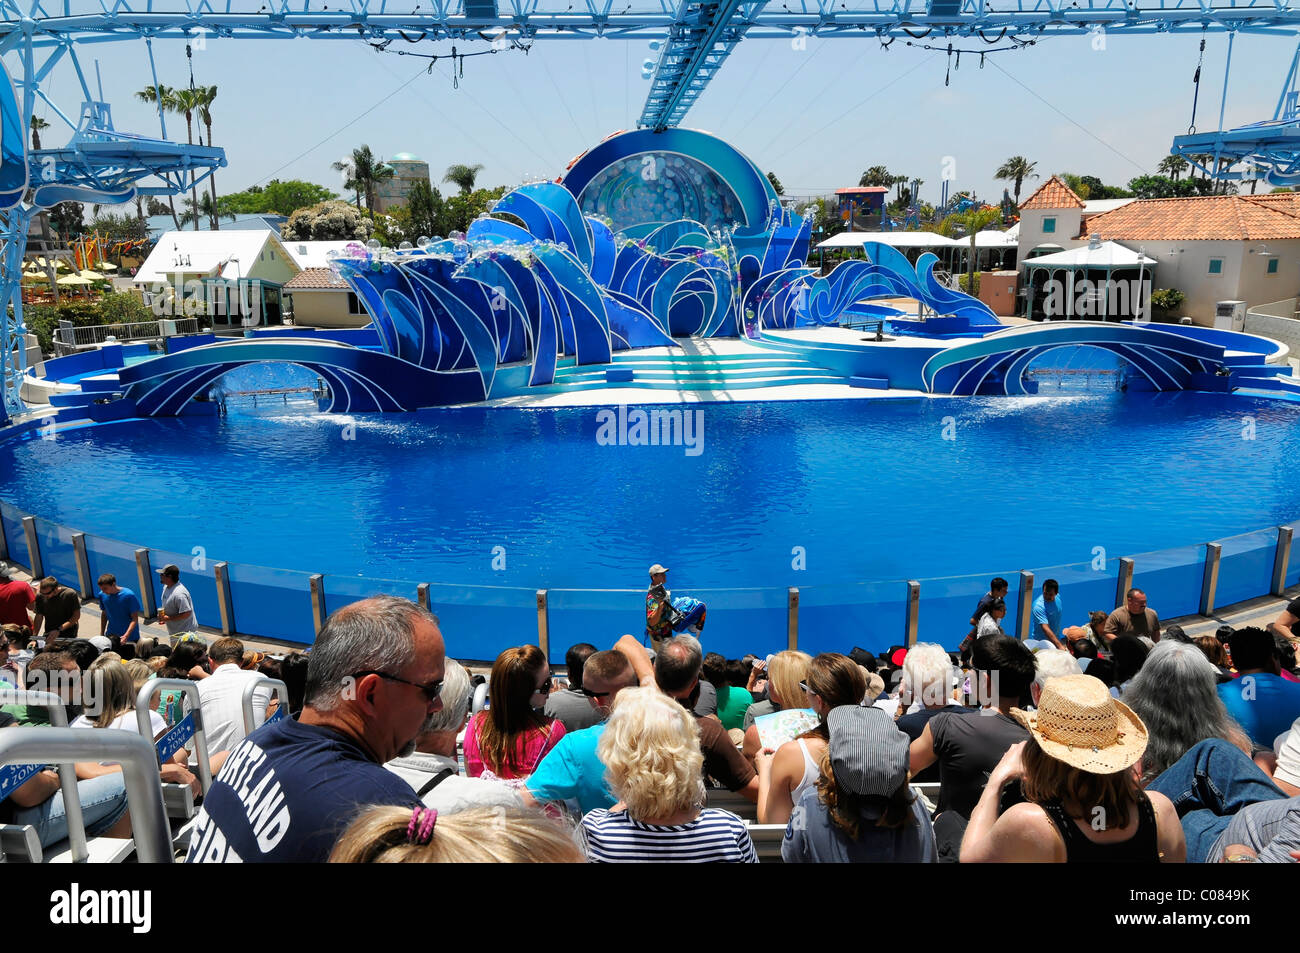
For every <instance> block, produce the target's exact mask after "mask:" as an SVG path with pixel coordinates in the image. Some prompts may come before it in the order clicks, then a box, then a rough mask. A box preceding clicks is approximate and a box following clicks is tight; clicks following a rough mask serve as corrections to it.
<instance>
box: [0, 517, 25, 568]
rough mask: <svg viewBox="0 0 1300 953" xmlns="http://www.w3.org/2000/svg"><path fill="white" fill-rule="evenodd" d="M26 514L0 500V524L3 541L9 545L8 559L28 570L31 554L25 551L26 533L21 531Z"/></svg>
mask: <svg viewBox="0 0 1300 953" xmlns="http://www.w3.org/2000/svg"><path fill="white" fill-rule="evenodd" d="M26 515H27V514H26V513H24V512H23V511H22V510H20V509H19V508H18V507H16V506H13V505H12V504H10V503H4V502H0V525H3V528H4V533H5V543H6V544H7V545H8V546H9V560H10V562H15V563H17V564H18V565H20V566H25V567H27V569H29V570H30V569H31V568H32V556H31V553H29V552H28V551H27V534H26V533H24V532H23V517H24V516H26Z"/></svg>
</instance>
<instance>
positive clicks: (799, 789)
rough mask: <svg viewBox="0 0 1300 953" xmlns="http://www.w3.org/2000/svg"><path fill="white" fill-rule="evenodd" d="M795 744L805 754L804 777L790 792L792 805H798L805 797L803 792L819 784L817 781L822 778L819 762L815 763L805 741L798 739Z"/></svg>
mask: <svg viewBox="0 0 1300 953" xmlns="http://www.w3.org/2000/svg"><path fill="white" fill-rule="evenodd" d="M795 742H796V743H797V744H798V745H799V750H800V751H802V752H803V777H802V778H800V779H799V783H798V784H796V785H795V786H794V790H793V791H791V792H790V797H791V801H792V803H794V804H795V805H798V803H799V798H801V797H803V792H804V791H806V790H808V788H810V787H812V786H813V785H814V784H816V783H817V779H818V778H819V777H821V773H822V772H821V768H819V767H818V766H817V762H815V761H813V759H812V755H810V754H809V753H808V745H807V744H806V743H805V742H804V740H803V739H802V738H796V739H795Z"/></svg>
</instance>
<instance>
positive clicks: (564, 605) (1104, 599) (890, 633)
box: [0, 502, 1300, 663]
mask: <svg viewBox="0 0 1300 953" xmlns="http://www.w3.org/2000/svg"><path fill="white" fill-rule="evenodd" d="M29 515H33V514H28V513H25V512H23V511H22V510H20V509H18V508H17V507H15V506H13V505H11V504H9V503H4V502H0V529H2V530H3V541H4V545H5V549H6V552H7V558H8V559H9V560H11V561H12V562H14V563H17V564H19V565H21V566H23V567H26V568H30V567H31V553H30V551H29V547H28V542H27V535H26V533H25V530H24V527H23V518H24V517H26V516H29ZM1288 525H1289V527H1290V528H1291V529H1292V530H1298V529H1300V521H1296V522H1295V523H1291V524H1288ZM33 526H34V529H35V535H36V539H37V545H38V546H39V549H40V555H41V562H42V564H43V568H44V571H45V573H46V574H47V575H54V576H57V577H58V578H59V579H60V580H61V581H63V582H65V583H66V584H68V585H71V586H74V587H75V586H76V585H77V580H78V575H77V566H76V557H75V550H74V545H73V539H72V537H73V534H74V533H75V532H76V530H74V529H72V528H70V527H66V526H61V525H59V524H56V523H53V522H51V521H49V520H46V519H44V518H42V517H40V516H33ZM84 538H85V546H86V557H87V565H88V569H89V579H90V581H91V583H92V585H93V583H94V580H95V579H97V578H98V577H99V575H100V574H101V573H104V572H111V573H113V574H114V575H116V576H117V579H118V582H119V584H121V585H124V586H126V587H128V588H131V589H138V588H139V574H138V571H137V566H136V557H135V554H136V551H137V549H138V548H140V547H138V546H136V545H135V544H133V543H128V542H123V541H121V540H115V539H110V538H107V537H103V536H97V535H94V534H90V533H87V534H85V537H84ZM1277 539H1278V528H1277V527H1270V528H1264V529H1260V530H1256V531H1252V532H1249V533H1242V534H1240V535H1237V536H1232V537H1228V538H1225V539H1220V540H1215V541H1214V542H1217V543H1218V544H1219V545H1220V546H1221V547H1222V555H1221V561H1220V567H1219V576H1218V588H1217V594H1216V604H1217V605H1220V606H1222V605H1228V604H1230V603H1233V602H1239V601H1241V600H1244V599H1248V598H1252V597H1255V596H1260V595H1263V594H1266V593H1268V592H1269V590H1270V588H1271V584H1272V576H1273V565H1274V556H1275V550H1276V545H1277ZM1205 554H1206V547H1205V546H1204V545H1197V546H1182V547H1178V548H1175V549H1166V550H1159V551H1155V552H1150V553H1136V554H1132V555H1131V556H1130V558H1132V560H1133V563H1134V571H1133V585H1135V586H1137V587H1138V588H1141V589H1143V590H1145V592H1146V594H1147V600H1148V603H1149V604H1150V605H1151V607H1152V608H1154V609H1155V610H1156V611H1157V612H1158V613H1159V614H1160V616H1161V618H1163V619H1168V618H1172V617H1175V616H1184V615H1193V614H1195V613H1197V611H1198V610H1199V606H1200V596H1201V584H1202V577H1203V571H1204V565H1205ZM1118 555H1119V554H1116V555H1114V556H1106V555H1103V554H1098V556H1097V558H1095V559H1094V561H1093V562H1090V563H1076V564H1071V565H1063V566H1035V567H1012V566H1004V567H1001V568H995V569H992V570H990V571H986V572H981V573H978V574H971V575H963V576H952V577H946V578H918V579H917V580H916V581H917V582H919V584H920V600H919V610H918V626H917V635H918V641H922V642H937V643H939V644H940V645H942V646H944V648H946V649H949V650H952V649H955V648H956V647H957V646H958V644H959V643H960V642H961V639H962V638H963V636H964V635H965V634H966V632H967V630H968V628H969V619H970V613H971V611H972V610H973V609H974V607H975V604H976V602H977V601H978V600H979V598H980V596H982V595H983V594H984V593H985V592H986V591H987V589H988V583H989V580H990V579H991V578H992V577H993V576H1002V577H1004V578H1006V579H1007V580H1009V581H1010V583H1011V591H1010V593H1009V595H1008V599H1007V601H1008V607H1009V612H1008V615H1007V618H1006V620H1005V621H1004V623H1003V625H1004V628H1005V629H1006V630H1007V632H1008V633H1012V634H1014V633H1015V632H1016V631H1017V624H1018V621H1019V620H1018V611H1019V606H1020V603H1021V600H1020V598H1019V588H1020V570H1021V569H1025V568H1029V569H1030V570H1031V571H1032V572H1033V573H1034V593H1033V594H1034V595H1037V594H1038V593H1039V592H1041V586H1042V583H1043V581H1044V580H1045V579H1048V578H1053V579H1056V580H1057V581H1058V582H1059V583H1060V585H1061V595H1060V598H1061V600H1062V605H1063V607H1064V610H1065V617H1064V620H1065V622H1066V624H1070V625H1080V624H1083V623H1084V622H1086V620H1087V613H1088V611H1089V610H1092V609H1101V610H1104V611H1109V610H1111V609H1112V608H1114V606H1115V599H1116V595H1117V592H1116V588H1117V583H1118V577H1119V572H1120V562H1119V558H1118ZM1124 555H1129V554H1124ZM148 561H149V567H150V573H149V577H148V579H147V580H146V584H147V585H149V586H152V587H153V590H154V599H155V602H157V600H158V599H159V598H160V597H161V586H160V585H159V583H158V576H157V573H156V571H155V570H157V569H161V568H162V567H163V566H165V565H167V564H168V563H175V564H176V565H178V566H180V567H181V577H182V580H183V581H184V583H185V585H186V586H187V587H188V588H189V590H190V592H191V594H192V595H193V597H194V605H195V610H196V612H197V614H198V619H199V621H200V622H201V623H203V624H204V625H206V626H210V627H214V628H216V627H219V626H220V624H221V612H220V606H219V602H218V592H217V583H216V575H215V564H216V563H217V562H219V561H222V560H221V554H220V553H211V552H187V553H181V552H171V551H168V550H160V549H151V550H149V560H148ZM311 575H312V574H311V573H308V572H302V571H296V570H287V569H273V568H267V567H261V566H251V565H245V564H241V563H234V562H230V563H228V579H229V586H230V596H231V605H232V607H233V613H234V619H233V624H234V628H235V630H236V631H237V632H239V633H243V634H246V635H248V636H250V637H263V638H269V639H277V640H284V641H287V642H292V643H298V644H301V645H309V644H310V643H311V642H312V640H313V637H314V624H313V614H312V602H311V581H310V580H311ZM797 575H798V574H797V573H792V579H791V583H792V585H795V586H796V588H797V589H798V593H797V601H798V610H797V635H796V638H795V641H796V644H797V646H798V647H799V648H800V649H802V650H803V651H806V652H809V653H811V654H814V655H815V654H817V653H818V652H831V651H837V652H847V651H848V650H849V649H851V648H852V647H853V646H860V647H862V648H864V649H868V650H870V651H872V652H876V653H880V652H882V651H884V650H886V649H888V648H889V647H890V646H893V645H905V644H907V634H906V610H907V597H908V585H907V582H908V581H907V580H905V579H898V580H887V581H883V582H863V583H859V584H849V585H844V584H840V585H818V584H812V585H797V584H798V583H799V581H800V580H798V579H797V578H793V577H797ZM421 581H423V580H397V579H378V578H369V577H361V576H344V575H336V574H324V575H323V578H322V587H323V590H324V593H325V609H326V612H327V613H328V612H333V611H334V610H336V609H339V608H341V607H342V606H345V605H348V604H349V603H352V602H355V601H357V600H359V599H363V598H365V597H367V596H370V595H375V594H378V593H387V594H392V595H398V596H404V597H406V598H409V599H415V598H416V593H417V586H418V584H419V583H420V582H421ZM430 582H431V585H430V587H429V601H430V605H431V607H432V609H433V611H434V612H435V613H436V614H437V615H438V616H439V618H440V620H441V622H442V628H443V633H444V635H445V637H446V641H447V646H448V652H449V653H450V654H451V655H453V656H455V657H458V658H470V659H492V658H495V657H496V655H497V654H498V653H499V652H500V651H501V650H502V649H504V648H506V647H508V646H511V645H519V644H524V643H535V642H537V641H538V632H539V624H538V616H539V613H538V605H537V592H538V591H537V590H535V589H523V588H505V587H488V586H458V585H441V584H437V583H436V582H432V581H430ZM1285 582H1286V585H1287V586H1292V585H1296V584H1297V583H1300V532H1295V533H1294V534H1293V539H1292V542H1291V546H1290V563H1289V566H1288V570H1287V573H1286V580H1285ZM690 594H691V595H694V596H696V597H697V598H700V599H703V600H704V601H705V602H706V603H707V604H708V607H709V608H708V620H707V623H706V626H705V629H704V638H703V641H704V644H705V646H706V648H707V649H708V650H709V651H716V652H720V653H722V654H723V655H726V656H728V657H739V656H740V655H743V654H745V653H747V652H754V653H757V654H760V655H763V654H767V653H771V652H777V651H780V650H782V649H784V648H787V647H788V646H789V644H790V633H789V619H790V612H789V608H788V607H789V602H790V590H789V589H788V588H779V587H769V588H761V589H704V590H696V589H692V590H691V592H690ZM547 602H548V609H547V613H546V620H547V623H548V625H549V643H550V655H551V661H552V662H555V663H560V662H563V659H564V652H565V649H566V648H568V646H570V645H572V644H574V643H575V642H591V643H594V644H596V645H598V646H607V645H612V644H613V642H614V641H615V640H616V639H617V638H618V637H619V636H621V635H623V634H625V633H632V634H633V635H635V636H637V637H640V636H641V635H642V633H643V631H644V592H643V591H642V590H575V589H551V590H548V591H547Z"/></svg>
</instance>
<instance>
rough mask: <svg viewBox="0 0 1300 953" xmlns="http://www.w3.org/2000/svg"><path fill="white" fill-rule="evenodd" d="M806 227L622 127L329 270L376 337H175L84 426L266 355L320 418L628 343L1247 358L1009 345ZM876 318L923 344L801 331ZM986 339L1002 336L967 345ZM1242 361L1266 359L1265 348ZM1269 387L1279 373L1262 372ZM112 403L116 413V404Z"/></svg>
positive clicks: (852, 377) (970, 368)
mask: <svg viewBox="0 0 1300 953" xmlns="http://www.w3.org/2000/svg"><path fill="white" fill-rule="evenodd" d="M809 234H810V223H809V222H808V221H806V220H804V219H803V218H801V217H800V216H798V215H796V214H793V213H792V212H790V211H788V210H784V209H782V208H781V207H780V204H779V203H778V199H777V196H776V194H775V192H774V191H773V190H772V187H771V185H770V183H769V181H768V179H767V177H766V176H765V175H764V174H763V173H762V172H761V171H760V170H759V168H758V167H757V166H756V165H755V164H754V163H753V162H751V161H750V160H749V159H747V158H746V157H745V156H743V155H742V154H740V153H739V152H737V151H736V150H735V149H733V148H731V147H730V146H728V145H727V144H726V143H724V142H722V141H721V140H719V139H717V138H715V137H713V136H711V135H708V134H706V133H703V132H698V131H694V130H687V129H668V130H665V131H663V132H657V133H656V132H651V131H648V130H641V131H637V132H628V133H621V134H618V135H615V136H611V137H610V138H608V139H606V140H605V141H603V142H601V143H600V144H599V145H597V146H596V147H595V148H593V149H591V150H590V151H588V152H587V153H586V154H584V155H583V156H581V157H580V158H579V159H577V160H576V161H575V162H574V163H573V165H572V166H571V168H570V169H569V170H568V172H567V174H566V175H565V176H564V177H563V179H562V180H561V181H560V182H556V183H552V182H543V183H535V184H531V185H525V186H522V187H520V188H518V189H515V190H514V191H512V192H510V193H508V194H507V195H506V196H505V197H503V198H502V199H501V200H500V201H499V202H497V204H496V205H495V207H494V208H493V210H492V213H491V214H490V215H485V216H483V217H481V218H480V219H479V220H478V221H476V222H474V223H473V224H472V226H471V227H470V229H469V232H468V233H467V234H465V235H459V234H458V235H454V236H452V237H450V238H445V239H433V240H426V241H423V242H422V243H421V244H420V246H419V247H416V248H407V249H399V250H393V249H385V248H380V247H378V246H377V243H373V242H372V243H371V247H369V248H367V247H363V246H361V245H360V244H358V245H355V246H353V247H352V248H351V249H350V251H349V253H348V254H346V255H344V256H341V257H337V258H335V259H334V260H333V261H332V267H333V268H334V269H335V270H336V271H337V273H338V274H339V275H340V276H342V277H343V278H344V279H345V280H346V281H347V282H348V283H349V285H351V287H352V288H353V289H354V290H355V292H356V294H357V296H358V297H359V298H360V299H361V300H362V301H364V302H365V305H366V309H367V310H368V311H369V312H370V314H371V315H372V316H373V319H374V320H373V325H372V329H371V330H369V331H366V332H361V333H353V334H348V333H332V334H327V333H320V334H313V333H312V332H308V331H299V332H288V331H274V330H267V329H264V330H259V331H258V332H256V334H255V335H254V336H252V337H250V338H248V339H244V340H236V341H218V340H217V339H215V338H204V337H197V338H195V337H191V338H185V339H181V340H179V341H173V342H171V347H172V350H173V353H170V354H168V355H166V356H164V357H160V358H157V359H154V360H149V361H143V362H140V363H137V364H134V365H132V366H130V367H125V368H122V369H121V370H120V371H119V372H118V381H119V382H120V383H119V385H118V387H117V388H116V389H115V390H113V392H111V393H108V392H106V393H104V394H101V395H100V396H99V398H98V399H99V400H100V401H103V400H104V398H108V403H107V404H105V403H97V404H94V405H92V406H90V407H88V414H89V415H90V416H91V418H92V419H120V418H121V417H123V416H156V415H177V414H187V413H208V412H212V408H213V403H212V401H210V400H208V399H207V398H208V395H209V393H210V392H211V391H212V389H213V388H214V387H215V386H216V383H217V381H218V380H219V379H220V378H221V377H222V376H223V375H224V374H225V373H227V372H228V371H230V370H232V369H234V368H236V367H239V366H242V365H246V364H250V363H258V362H263V361H274V362H291V363H295V364H299V365H302V366H303V367H306V368H308V369H310V370H312V371H313V372H315V373H316V374H317V375H318V376H319V377H320V378H321V379H322V380H323V381H324V382H325V383H326V384H327V385H328V390H329V394H328V396H327V397H326V398H324V399H323V402H322V406H323V407H324V409H327V410H332V411H337V412H353V413H355V412H367V411H400V410H414V409H417V408H422V407H435V406H446V405H452V404H466V403H474V402H478V401H483V400H486V399H489V398H500V397H514V396H519V395H521V394H528V393H545V392H549V391H554V390H557V389H563V387H564V386H565V385H564V382H563V381H562V380H560V379H559V378H557V371H559V370H561V369H564V368H573V367H581V366H601V365H611V362H612V361H613V360H614V357H615V355H616V354H618V353H619V352H623V351H628V350H631V349H637V348H652V347H661V348H662V347H667V348H680V347H681V342H682V340H683V339H689V338H695V339H708V338H741V337H743V338H745V339H747V340H748V341H750V342H751V343H752V344H754V345H755V346H757V347H761V348H767V349H770V350H772V351H774V352H785V353H794V354H797V355H798V356H799V358H800V359H802V360H806V361H807V362H810V364H811V365H815V366H816V367H818V368H823V369H825V370H827V371H830V372H831V374H832V375H833V377H831V378H828V379H838V382H840V383H858V384H859V385H861V386H877V387H882V388H895V389H908V390H917V391H926V392H931V393H953V394H987V393H1010V394H1017V393H1026V392H1032V388H1033V384H1032V382H1025V381H1022V379H1021V374H1022V372H1023V371H1024V370H1025V368H1027V367H1028V365H1029V364H1030V363H1031V362H1032V361H1033V359H1034V358H1035V357H1037V356H1038V355H1040V354H1042V353H1044V352H1045V351H1046V350H1050V349H1051V348H1053V347H1060V346H1076V345H1079V344H1096V345H1099V346H1102V347H1106V348H1109V349H1111V350H1113V351H1114V352H1115V353H1118V354H1120V355H1121V356H1122V357H1125V358H1126V359H1127V360H1128V361H1129V362H1130V363H1131V364H1133V365H1134V366H1135V367H1136V368H1137V370H1138V372H1139V373H1137V374H1135V375H1134V378H1135V382H1136V386H1139V387H1142V388H1143V389H1153V390H1167V389H1185V388H1192V389H1198V385H1205V384H1206V382H1207V380H1208V379H1209V378H1211V377H1213V376H1214V375H1215V373H1216V372H1217V371H1218V370H1219V368H1220V367H1222V366H1223V363H1224V350H1225V347H1227V346H1228V344H1229V343H1232V347H1233V348H1234V349H1236V350H1246V351H1249V350H1252V348H1251V347H1250V346H1249V345H1248V344H1242V343H1241V342H1240V341H1236V342H1235V343H1233V342H1228V341H1226V340H1224V341H1220V342H1218V343H1215V342H1205V341H1197V340H1188V339H1187V338H1186V337H1185V336H1184V335H1183V334H1181V333H1178V332H1176V331H1174V330H1173V329H1171V328H1169V327H1168V326H1165V327H1164V328H1163V329H1162V330H1154V329H1151V328H1149V327H1139V326H1132V325H1129V326H1122V327H1121V326H1117V325H1110V326H1107V325H1098V324H1084V323H1078V324H1075V325H1073V326H1068V327H1067V326H1062V325H1057V326H1053V327H1037V326H1035V327H1028V328H1025V327H1021V328H1018V329H1015V333H1013V334H1006V332H1008V331H1011V330H1012V329H1009V328H1006V327H1005V326H1004V325H1003V324H1002V323H1001V322H1000V321H999V320H998V318H997V317H996V316H995V315H994V314H993V312H992V311H991V310H990V309H989V308H988V307H987V306H986V305H984V304H983V303H982V302H980V301H979V300H977V299H976V298H973V297H971V296H969V295H966V294H963V293H961V292H959V291H954V290H951V289H949V288H947V287H945V286H943V285H942V284H940V283H939V281H938V280H937V279H936V278H935V276H934V266H935V265H936V263H937V259H936V258H935V256H934V255H931V254H925V255H922V256H921V257H920V258H919V259H918V261H917V262H916V264H915V266H913V265H912V264H911V263H910V262H909V261H908V260H907V258H906V257H905V256H904V255H902V254H901V253H900V252H898V251H897V250H896V249H894V248H892V247H890V246H888V245H883V244H879V243H866V244H865V246H864V247H865V251H866V254H867V256H868V260H866V261H861V260H853V261H845V262H841V263H840V264H839V265H838V266H837V267H835V268H834V270H832V271H831V272H830V274H829V275H826V276H825V277H821V276H818V275H816V274H815V272H814V271H813V270H812V269H810V268H808V267H807V266H806V265H805V264H804V262H805V261H806V259H807V256H808V246H809ZM881 298H911V299H915V300H916V301H918V302H920V304H921V305H922V313H923V314H925V315H926V316H927V317H926V318H925V319H921V318H912V317H909V316H907V315H905V314H903V313H902V312H900V311H899V310H897V309H894V308H889V307H884V306H881V305H873V304H871V303H870V302H871V300H872V299H881ZM872 318H876V319H879V320H887V321H889V322H890V327H891V329H892V330H895V331H897V332H898V333H906V334H908V335H909V336H912V337H914V338H916V337H919V338H921V340H916V341H913V342H912V343H913V344H914V345H922V346H910V347H908V348H906V349H902V348H897V347H891V344H892V341H891V340H882V341H880V342H872V341H860V340H857V339H853V342H852V343H848V344H840V343H835V342H827V341H824V340H821V339H813V338H810V337H808V336H806V335H801V334H800V333H799V332H805V331H807V330H808V329H814V328H818V327H823V326H839V325H840V324H841V323H842V322H844V321H845V320H846V319H851V320H856V321H862V320H869V319H872ZM990 334H997V335H998V337H997V339H996V343H994V342H989V341H982V340H980V339H982V338H984V337H985V336H986V335H990ZM927 338H928V339H929V340H927ZM954 339H956V340H954ZM1251 340H1253V339H1251ZM1256 350H1258V351H1259V353H1260V354H1261V355H1264V354H1266V353H1267V352H1268V350H1269V348H1268V347H1263V348H1262V349H1256ZM54 363H57V362H54ZM1246 363H1247V364H1250V365H1259V366H1261V367H1262V366H1263V356H1260V357H1259V358H1257V359H1252V360H1250V361H1248V362H1246ZM54 370H55V371H58V368H57V367H56V368H54ZM636 374H637V371H635V370H632V369H623V368H615V367H614V366H612V365H611V369H610V371H609V372H608V374H607V382H608V384H609V385H610V386H624V385H628V384H636V383H637V381H636V380H635V378H636ZM1263 376H1264V377H1267V378H1268V379H1269V380H1270V381H1271V380H1272V378H1273V377H1274V374H1273V368H1272V367H1269V368H1268V370H1267V371H1265V372H1264V373H1263ZM864 382H865V383H864ZM1215 383H1216V382H1214V381H1209V384H1211V385H1213V384H1215ZM1264 386H1270V385H1269V384H1268V383H1266V384H1265V385H1264ZM110 387H111V384H110ZM1205 389H1219V388H1218V387H1217V386H1212V387H1206V388H1205ZM117 393H120V394H121V397H122V400H123V401H124V403H123V404H122V405H121V406H113V403H114V401H113V400H112V398H114V397H115V396H117Z"/></svg>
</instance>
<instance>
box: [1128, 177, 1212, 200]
mask: <svg viewBox="0 0 1300 953" xmlns="http://www.w3.org/2000/svg"><path fill="white" fill-rule="evenodd" d="M1198 182H1199V180H1193V179H1184V180H1183V181H1181V182H1175V181H1174V180H1173V179H1170V178H1167V177H1165V176H1163V175H1139V176H1137V177H1136V178H1133V179H1129V183H1128V187H1129V191H1131V192H1132V193H1133V194H1134V195H1136V196H1137V197H1138V198H1140V199H1169V198H1178V197H1181V196H1185V195H1195V194H1197V192H1198V190H1199V188H1200V186H1199V185H1198Z"/></svg>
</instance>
